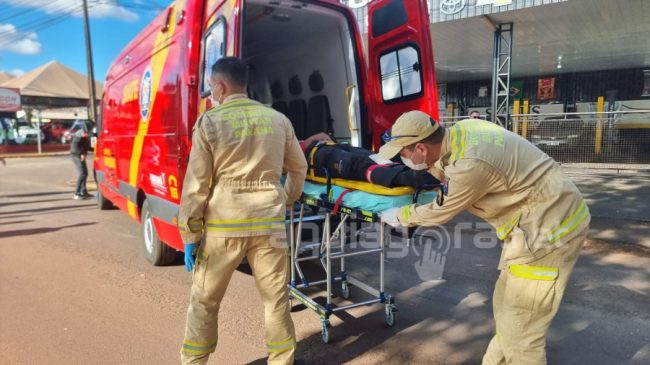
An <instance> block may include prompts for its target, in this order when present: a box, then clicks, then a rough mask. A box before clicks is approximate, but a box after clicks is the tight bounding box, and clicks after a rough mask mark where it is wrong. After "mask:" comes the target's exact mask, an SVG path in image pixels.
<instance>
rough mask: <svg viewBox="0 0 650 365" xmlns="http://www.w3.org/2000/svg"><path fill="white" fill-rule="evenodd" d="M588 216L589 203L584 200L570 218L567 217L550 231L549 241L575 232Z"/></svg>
mask: <svg viewBox="0 0 650 365" xmlns="http://www.w3.org/2000/svg"><path fill="white" fill-rule="evenodd" d="M587 216H589V208H587V203H585V201H584V200H583V201H582V203H580V206H579V207H578V209H576V211H575V212H573V214H571V215H570V216H569V218H567V219H565V220H564V221H562V223H561V224H560V225H559V226H558V227H556V228H554V229H552V230H551V231H550V232H548V234H547V237H548V241H549V242H551V243H553V242H555V241H557V240H559V239H560V238H562V237H564V236H566V235H568V234H569V233H571V232H573V231H574V230H575V229H576V228H577V227H578V226H579V225H580V223H582V222H584V220H585V219H587Z"/></svg>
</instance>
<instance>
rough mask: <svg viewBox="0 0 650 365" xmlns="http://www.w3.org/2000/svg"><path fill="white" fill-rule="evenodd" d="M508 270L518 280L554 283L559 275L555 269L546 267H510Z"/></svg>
mask: <svg viewBox="0 0 650 365" xmlns="http://www.w3.org/2000/svg"><path fill="white" fill-rule="evenodd" d="M509 270H510V273H511V274H512V275H514V276H516V277H518V278H524V279H531V280H545V281H554V280H555V279H557V277H558V275H559V273H560V271H559V270H558V268H557V267H548V266H530V265H510V267H509Z"/></svg>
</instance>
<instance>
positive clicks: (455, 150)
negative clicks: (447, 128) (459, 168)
mask: <svg viewBox="0 0 650 365" xmlns="http://www.w3.org/2000/svg"><path fill="white" fill-rule="evenodd" d="M466 137H467V131H466V130H465V127H464V126H463V125H460V124H457V125H455V126H453V127H451V160H452V161H456V160H459V159H461V158H463V157H465V139H466Z"/></svg>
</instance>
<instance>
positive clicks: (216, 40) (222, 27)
mask: <svg viewBox="0 0 650 365" xmlns="http://www.w3.org/2000/svg"><path fill="white" fill-rule="evenodd" d="M203 44H204V45H205V48H204V54H203V86H202V88H201V95H203V96H206V94H209V92H210V85H208V80H209V79H210V73H211V70H212V65H214V63H215V62H217V61H218V60H219V59H220V58H221V57H223V56H224V53H225V52H226V21H225V19H223V18H220V19H218V20H217V22H216V23H215V24H214V25H213V26H212V27H211V28H210V30H208V31H207V32H206V33H205V37H204V39H203Z"/></svg>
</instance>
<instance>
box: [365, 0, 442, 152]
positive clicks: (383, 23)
mask: <svg viewBox="0 0 650 365" xmlns="http://www.w3.org/2000/svg"><path fill="white" fill-rule="evenodd" d="M429 26H430V22H429V10H428V6H427V1H426V0H375V1H372V2H371V3H370V4H369V6H368V61H369V62H368V63H369V65H368V71H369V72H368V81H369V84H370V85H369V86H370V88H371V90H372V98H373V102H372V103H371V105H369V107H370V108H371V113H372V118H370V119H371V123H373V126H372V134H373V135H372V140H373V145H374V146H375V147H378V146H379V145H381V135H382V134H383V133H384V131H386V130H387V129H389V128H390V127H391V126H392V124H393V123H394V122H395V119H397V117H399V116H400V115H401V114H402V113H404V112H407V111H410V110H421V111H423V112H426V113H428V114H429V115H431V116H432V117H433V118H434V119H435V120H438V91H437V87H436V77H435V67H434V60H433V49H432V48H433V47H432V44H431V33H430V28H429Z"/></svg>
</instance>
